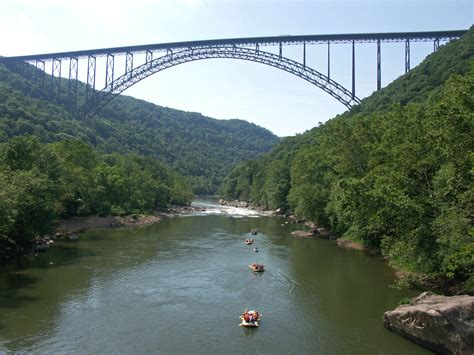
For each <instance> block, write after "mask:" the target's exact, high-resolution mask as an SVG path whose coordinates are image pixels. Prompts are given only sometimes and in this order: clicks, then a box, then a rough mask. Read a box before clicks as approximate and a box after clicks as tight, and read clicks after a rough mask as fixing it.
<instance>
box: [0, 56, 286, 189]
mask: <svg viewBox="0 0 474 355" xmlns="http://www.w3.org/2000/svg"><path fill="white" fill-rule="evenodd" d="M63 81H64V82H63V87H66V85H67V83H66V81H65V80H63ZM63 91H64V92H63V96H62V99H64V97H65V95H66V93H65V91H66V90H63ZM83 91H84V85H83V84H82V83H80V87H79V92H80V93H81V92H83ZM57 101H58V100H57V99H56V98H51V96H50V94H49V92H47V91H43V90H41V89H40V88H39V87H38V86H37V85H35V84H32V82H31V81H29V80H27V79H26V78H25V77H24V76H23V75H20V74H18V72H17V71H16V70H14V69H13V70H12V68H7V67H6V66H4V65H0V142H5V141H7V140H8V139H9V138H11V137H13V136H18V135H24V134H33V135H35V136H37V137H39V138H40V140H41V141H43V142H52V141H58V140H61V139H64V138H70V137H79V138H81V139H82V140H84V141H86V142H89V143H91V144H93V145H94V146H96V147H97V148H98V149H99V150H101V151H104V152H119V153H122V154H127V153H131V152H137V153H140V154H144V155H149V156H153V157H156V158H158V159H160V160H162V161H164V162H166V163H167V164H168V165H170V166H171V167H174V168H176V169H177V170H178V171H180V172H181V173H183V174H184V175H187V176H191V177H192V184H193V187H194V190H195V191H196V192H197V193H213V192H215V191H216V189H217V188H218V186H219V185H220V183H221V180H222V178H223V176H225V175H226V174H227V173H228V172H229V170H230V169H231V168H232V167H233V166H234V165H235V164H236V163H238V162H240V161H243V160H247V159H252V158H255V157H257V156H259V155H260V154H262V153H265V152H268V151H269V150H270V149H271V147H272V146H273V145H274V144H275V143H276V142H278V141H279V139H278V137H276V136H275V135H274V134H272V133H271V132H270V131H268V130H266V129H264V128H262V127H259V126H257V125H255V124H252V123H248V122H246V121H242V120H236V119H234V120H216V119H212V118H209V117H205V116H203V115H201V114H199V113H194V112H184V111H179V110H175V109H171V108H166V107H160V106H157V105H154V104H151V103H148V102H145V101H143V100H137V99H134V98H132V97H127V96H119V97H117V98H115V99H114V100H113V101H112V103H111V104H110V105H109V106H107V107H106V108H105V110H104V111H103V113H102V114H101V117H100V119H95V120H86V119H84V118H83V117H82V116H80V115H78V114H76V113H75V112H74V111H73V110H68V109H66V108H65V107H64V106H63V105H60V104H58V103H57Z"/></svg>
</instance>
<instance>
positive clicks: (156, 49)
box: [0, 30, 467, 115]
mask: <svg viewBox="0 0 474 355" xmlns="http://www.w3.org/2000/svg"><path fill="white" fill-rule="evenodd" d="M465 32H467V30H456V31H435V32H399V33H365V34H335V35H304V36H272V37H251V38H229V39H217V40H205V41H189V42H174V43H159V44H151V45H139V46H128V47H115V48H102V49H93V50H84V51H73V52H61V53H48V54H38V55H26V56H16V57H0V63H5V64H13V65H15V66H18V65H19V64H23V63H25V62H26V63H29V64H33V65H34V66H35V67H36V68H37V69H38V70H36V71H35V75H34V76H35V79H36V81H37V82H39V85H41V86H42V87H43V88H48V87H49V90H50V91H51V92H52V93H53V94H55V95H57V96H58V97H59V96H60V95H61V81H62V80H61V72H62V66H63V65H62V64H63V62H68V64H69V70H68V73H69V76H68V81H67V97H68V100H69V104H71V103H72V104H73V105H74V106H75V107H76V105H77V92H78V77H79V62H80V60H82V61H87V63H86V64H87V65H86V68H87V74H86V87H85V101H84V104H83V105H82V106H80V107H78V108H79V109H80V110H81V111H83V112H85V113H86V114H88V115H93V114H96V113H98V112H99V111H100V109H102V108H103V107H104V106H105V105H106V104H107V103H108V102H110V100H112V99H113V98H114V97H115V96H116V95H118V94H120V93H122V92H123V91H124V90H126V89H128V88H129V87H131V86H132V85H134V84H136V83H138V82H139V81H141V80H143V79H145V78H147V77H149V76H151V75H153V74H155V73H158V72H160V71H162V70H165V69H167V68H171V67H173V66H176V65H179V64H183V63H188V62H192V61H197V60H203V59H212V58H228V59H239V60H246V61H251V62H256V63H261V64H265V65H268V66H271V67H274V68H277V69H280V70H283V71H286V72H288V73H290V74H293V75H295V76H297V77H299V78H301V79H303V80H306V81H308V82H309V83H311V84H313V85H315V86H316V87H318V88H320V89H322V90H323V91H325V92H326V93H328V94H329V95H331V96H333V97H334V98H336V99H337V100H338V101H339V102H341V103H342V104H343V105H345V106H346V107H348V108H351V107H352V106H353V105H356V104H358V103H360V99H359V98H358V97H357V96H356V90H355V87H356V75H355V72H356V70H355V60H356V52H355V48H356V43H375V44H376V57H377V68H376V72H377V90H378V89H380V88H381V62H382V60H381V43H394V42H404V44H405V73H406V72H408V71H409V70H410V43H411V42H429V41H432V42H433V50H434V51H436V50H437V49H438V48H439V46H440V42H443V41H444V42H448V41H450V40H453V39H457V38H459V37H461V36H462V35H463V34H464V33H465ZM334 44H349V45H352V88H351V90H348V89H347V88H345V87H344V86H342V85H341V84H340V83H337V82H336V81H334V80H332V79H331V70H330V68H331V65H330V64H331V56H330V53H331V52H330V49H331V45H334ZM289 45H292V46H301V47H302V61H301V62H300V61H296V60H294V59H290V58H287V57H284V56H283V54H282V53H283V47H284V46H289ZM308 45H327V74H322V73H321V72H319V71H317V70H315V69H313V68H311V67H309V66H307V65H306V58H307V55H306V47H307V46H308ZM260 47H277V48H278V54H273V53H271V52H269V51H263V50H261V49H260ZM157 53H158V54H161V56H158V57H156V58H153V57H154V55H155V54H157ZM143 54H144V61H143V63H142V64H140V65H138V66H134V57H138V56H139V55H143ZM100 57H104V59H105V85H104V87H103V88H102V89H99V90H97V89H96V76H97V58H100ZM116 58H117V59H119V58H120V59H122V60H123V61H124V62H125V68H124V69H125V70H124V73H123V74H122V75H120V76H117V77H116V75H115V69H116ZM47 63H48V66H47V65H46V64H47ZM23 68H24V69H25V71H26V74H31V73H29V72H30V71H31V68H32V66H31V65H27V66H23ZM48 68H50V70H48ZM48 72H49V73H51V74H49V75H48ZM38 73H42V75H39V74H38ZM30 76H31V75H30ZM48 82H49V84H48ZM63 85H64V84H63ZM63 90H64V89H63Z"/></svg>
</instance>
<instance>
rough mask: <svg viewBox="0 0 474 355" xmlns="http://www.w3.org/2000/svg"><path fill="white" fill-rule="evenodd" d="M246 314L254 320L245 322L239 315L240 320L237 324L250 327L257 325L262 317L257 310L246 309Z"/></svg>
mask: <svg viewBox="0 0 474 355" xmlns="http://www.w3.org/2000/svg"><path fill="white" fill-rule="evenodd" d="M247 314H248V315H251V316H253V317H254V319H255V320H253V321H252V322H247V321H246V320H245V318H244V317H243V316H240V320H241V322H240V324H239V326H241V327H250V328H255V327H258V321H259V320H260V318H262V315H261V314H260V313H258V312H257V311H248V312H247Z"/></svg>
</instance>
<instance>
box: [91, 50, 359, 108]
mask: <svg viewBox="0 0 474 355" xmlns="http://www.w3.org/2000/svg"><path fill="white" fill-rule="evenodd" d="M216 58H228V59H240V60H246V61H251V62H257V63H261V64H265V65H269V66H272V67H274V68H277V69H281V70H283V71H286V72H288V73H290V74H293V75H295V76H297V77H299V78H301V79H304V80H306V81H308V82H310V83H311V84H313V85H315V86H317V87H318V88H320V89H322V90H323V91H325V92H326V93H328V94H329V95H331V96H333V97H334V98H336V99H337V100H338V101H339V102H341V103H342V104H344V105H345V106H347V107H348V108H351V107H352V106H353V105H355V104H358V103H360V99H359V98H358V97H357V96H355V95H353V94H352V93H351V92H350V91H349V90H347V89H346V88H345V87H343V86H342V85H340V84H339V83H337V82H336V81H334V80H332V79H330V78H329V77H327V76H326V75H324V74H322V73H320V72H318V71H316V70H314V69H312V68H310V67H308V66H306V65H304V64H301V63H299V62H296V61H294V60H292V59H289V58H286V57H283V56H280V55H276V54H273V53H270V52H266V51H261V50H259V49H258V48H256V49H251V48H243V47H238V46H235V45H222V46H200V47H189V48H186V49H182V50H179V51H177V52H171V51H169V52H168V54H167V55H164V56H161V57H158V58H156V59H153V60H149V61H148V62H146V63H144V64H142V65H140V66H138V67H136V68H133V69H132V70H130V71H128V72H127V73H125V74H124V75H122V76H120V77H118V78H116V79H115V80H113V81H111V82H110V83H109V84H108V85H107V86H106V87H104V88H103V89H102V90H101V91H100V92H98V93H97V94H96V95H95V97H94V99H93V101H92V102H91V103H88V104H86V106H85V107H84V111H85V112H86V113H87V114H88V115H91V114H94V113H98V112H99V111H100V110H101V109H102V108H103V107H104V106H105V105H106V104H107V103H108V102H110V100H112V99H113V98H114V97H115V96H116V95H118V94H120V93H122V92H123V91H125V90H126V89H128V88H129V87H131V86H132V85H134V84H136V83H138V82H139V81H141V80H143V79H145V78H147V77H149V76H151V75H153V74H156V73H158V72H160V71H163V70H165V69H168V68H171V67H174V66H176V65H179V64H184V63H188V62H192V61H196V60H202V59H216Z"/></svg>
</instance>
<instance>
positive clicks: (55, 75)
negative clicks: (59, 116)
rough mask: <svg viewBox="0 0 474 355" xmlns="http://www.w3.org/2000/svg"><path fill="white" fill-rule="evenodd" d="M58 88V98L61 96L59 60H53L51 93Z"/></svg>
mask: <svg viewBox="0 0 474 355" xmlns="http://www.w3.org/2000/svg"><path fill="white" fill-rule="evenodd" d="M56 86H57V87H58V98H59V95H60V94H61V59H57V58H53V62H52V70H51V93H52V94H53V95H54V91H55V89H56Z"/></svg>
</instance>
